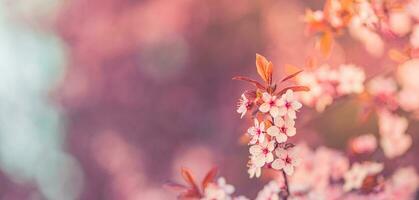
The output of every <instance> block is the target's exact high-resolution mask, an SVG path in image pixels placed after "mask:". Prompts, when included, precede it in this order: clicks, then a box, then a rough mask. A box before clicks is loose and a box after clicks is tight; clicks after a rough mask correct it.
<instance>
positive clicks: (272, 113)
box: [269, 106, 279, 117]
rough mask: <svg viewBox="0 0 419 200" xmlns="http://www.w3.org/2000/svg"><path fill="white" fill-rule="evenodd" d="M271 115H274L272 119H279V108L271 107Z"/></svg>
mask: <svg viewBox="0 0 419 200" xmlns="http://www.w3.org/2000/svg"><path fill="white" fill-rule="evenodd" d="M269 113H270V114H271V115H272V117H278V116H279V108H278V107H276V106H273V107H271V110H270V111H269Z"/></svg>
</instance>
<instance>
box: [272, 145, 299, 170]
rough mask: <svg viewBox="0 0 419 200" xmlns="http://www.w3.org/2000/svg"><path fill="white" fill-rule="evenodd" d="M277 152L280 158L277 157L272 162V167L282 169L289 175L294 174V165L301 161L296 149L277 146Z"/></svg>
mask: <svg viewBox="0 0 419 200" xmlns="http://www.w3.org/2000/svg"><path fill="white" fill-rule="evenodd" d="M275 154H276V156H278V159H275V160H274V161H273V162H272V168H274V169H277V170H281V169H282V170H284V172H285V173H286V174H287V175H289V176H290V175H292V174H293V173H294V167H296V166H297V165H298V164H299V163H300V159H299V158H297V156H296V151H295V149H292V148H291V149H283V148H277V149H276V150H275Z"/></svg>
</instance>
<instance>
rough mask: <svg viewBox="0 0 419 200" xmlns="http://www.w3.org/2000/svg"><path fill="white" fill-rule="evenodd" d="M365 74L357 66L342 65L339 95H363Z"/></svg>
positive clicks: (338, 87)
mask: <svg viewBox="0 0 419 200" xmlns="http://www.w3.org/2000/svg"><path fill="white" fill-rule="evenodd" d="M364 81H365V73H364V71H363V70H362V69H361V68H359V67H357V66H355V65H351V64H349V65H342V66H340V67H339V85H338V86H337V91H338V93H339V94H351V93H356V94H358V93H361V92H363V91H364Z"/></svg>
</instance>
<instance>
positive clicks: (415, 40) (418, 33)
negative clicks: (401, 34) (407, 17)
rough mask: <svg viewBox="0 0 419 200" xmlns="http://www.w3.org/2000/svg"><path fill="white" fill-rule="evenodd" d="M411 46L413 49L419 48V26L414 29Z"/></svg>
mask: <svg viewBox="0 0 419 200" xmlns="http://www.w3.org/2000/svg"><path fill="white" fill-rule="evenodd" d="M418 2H419V1H418ZM410 45H411V46H412V47H413V48H416V49H418V48H419V24H416V25H415V26H414V27H413V29H412V33H411V34H410Z"/></svg>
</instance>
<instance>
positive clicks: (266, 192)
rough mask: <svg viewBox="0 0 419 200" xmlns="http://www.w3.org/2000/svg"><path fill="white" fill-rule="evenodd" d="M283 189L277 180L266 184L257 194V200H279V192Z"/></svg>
mask: <svg viewBox="0 0 419 200" xmlns="http://www.w3.org/2000/svg"><path fill="white" fill-rule="evenodd" d="M280 191H281V189H280V187H279V185H278V183H277V182H276V181H271V182H269V183H268V184H266V185H265V186H264V187H263V189H262V190H261V191H259V193H258V195H257V196H256V200H279V192H280Z"/></svg>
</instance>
